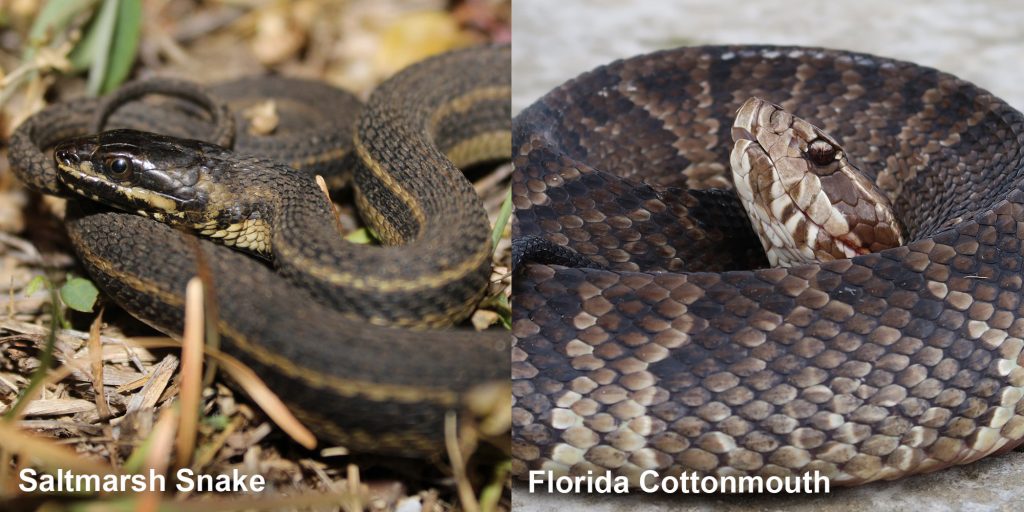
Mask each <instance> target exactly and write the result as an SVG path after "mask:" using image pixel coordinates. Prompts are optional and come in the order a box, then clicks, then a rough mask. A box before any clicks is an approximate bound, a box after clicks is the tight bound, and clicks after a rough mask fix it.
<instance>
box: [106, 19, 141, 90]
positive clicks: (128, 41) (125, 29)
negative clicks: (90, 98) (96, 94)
mask: <svg viewBox="0 0 1024 512" xmlns="http://www.w3.org/2000/svg"><path fill="white" fill-rule="evenodd" d="M141 31H142V2H141V1H140V0H119V1H118V9H117V24H116V26H115V27H114V43H113V46H112V47H111V48H110V65H109V67H108V68H107V72H106V74H105V75H104V77H103V86H102V87H101V88H100V91H101V92H110V91H112V90H114V89H116V88H117V86H119V85H121V82H123V81H124V79H125V78H127V77H128V73H130V72H131V70H132V65H134V64H135V53H136V51H137V50H138V48H139V33H140V32H141Z"/></svg>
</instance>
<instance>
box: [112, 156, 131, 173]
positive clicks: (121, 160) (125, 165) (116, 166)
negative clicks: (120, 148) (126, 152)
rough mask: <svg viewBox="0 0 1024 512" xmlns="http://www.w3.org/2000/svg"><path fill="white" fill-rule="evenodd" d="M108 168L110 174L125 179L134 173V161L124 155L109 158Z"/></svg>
mask: <svg viewBox="0 0 1024 512" xmlns="http://www.w3.org/2000/svg"><path fill="white" fill-rule="evenodd" d="M107 170H108V171H109V174H110V176H112V177H114V178H118V179H124V178H127V177H128V176H130V175H131V174H132V163H131V162H130V161H129V160H128V159H127V158H125V157H123V156H119V157H115V158H111V159H110V160H107Z"/></svg>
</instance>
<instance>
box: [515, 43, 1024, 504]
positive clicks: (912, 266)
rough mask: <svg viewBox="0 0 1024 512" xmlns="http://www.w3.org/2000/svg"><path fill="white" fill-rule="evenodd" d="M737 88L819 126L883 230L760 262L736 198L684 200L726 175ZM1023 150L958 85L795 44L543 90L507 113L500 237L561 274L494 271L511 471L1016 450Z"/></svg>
mask: <svg viewBox="0 0 1024 512" xmlns="http://www.w3.org/2000/svg"><path fill="white" fill-rule="evenodd" d="M755 96H756V97H761V98H764V99H766V100H768V101H771V102H774V103H777V104H779V105H781V106H782V107H783V108H785V109H786V110H787V111H788V112H791V113H793V115H795V116H799V117H800V118H803V119H806V120H807V121H809V122H811V123H812V124H814V125H816V126H818V127H819V128H821V129H822V130H824V132H826V133H828V134H830V135H831V136H832V137H834V138H835V139H836V140H837V141H838V143H839V144H840V145H841V147H842V150H843V151H844V152H845V154H846V155H848V157H849V159H850V161H851V162H854V163H856V164H857V165H858V166H859V168H860V169H861V170H862V171H864V172H865V173H866V174H867V175H868V176H869V177H871V178H872V179H874V180H875V182H876V183H877V185H878V186H879V188H880V189H881V190H882V191H883V192H884V193H885V194H886V195H888V197H889V198H890V199H891V200H892V204H893V207H894V209H895V212H896V216H897V218H898V219H899V221H900V222H902V224H903V226H904V228H905V231H904V234H905V235H906V243H905V244H904V245H901V246H898V247H895V248H891V249H887V250H883V251H881V252H876V253H871V254H864V255H857V256H855V257H853V258H850V259H838V260H835V261H826V262H822V263H813V264H799V265H796V266H793V267H790V268H766V267H767V263H766V262H765V261H764V255H763V253H762V252H761V249H760V244H759V243H758V242H757V239H756V238H754V237H753V236H752V232H751V230H750V227H749V223H747V222H746V216H745V215H743V213H742V210H737V208H736V204H737V202H736V199H735V196H734V195H731V194H728V193H721V192H705V191H700V190H692V191H691V190H690V189H705V188H730V187H731V184H730V182H729V180H728V178H727V175H728V173H729V153H730V150H731V149H732V146H733V142H732V137H731V136H730V129H731V127H732V125H733V118H734V116H735V114H736V112H737V110H738V109H739V107H740V106H741V104H742V103H743V102H744V101H746V100H747V99H748V98H751V97H755ZM1022 143H1024V116H1022V115H1021V113H1019V112H1018V111H1016V110H1015V109H1013V108H1011V107H1009V106H1008V105H1006V104H1005V103H1004V102H1003V101H1002V100H1000V99H999V98H996V97H994V96H992V95H991V94H990V93H988V92H987V91H985V90H983V89H981V88H978V87H976V86H974V85H973V84H970V83H967V82H965V81H963V80H960V79H958V78H956V77H954V76H952V75H949V74H946V73H942V72H939V71H936V70H934V69H931V68H927V67H922V66H918V65H915V64H911V63H907V62H900V61H895V60H891V59H886V58H880V57H875V56H871V55H864V54H857V53H848V52H842V51H834V50H825V49H817V48H799V47H767V46H736V47H695V48H681V49H678V50H671V51H663V52H659V53H653V54H650V55H645V56H640V57H636V58H632V59H627V60H623V61H619V62H616V63H613V64H610V65H608V66H604V67H601V68H598V69H595V70H594V71H591V72H589V73H586V74H584V75H582V76H580V77H578V78H576V79H574V80H572V81H570V82H568V83H566V84H564V85H562V86H561V87H558V88H557V89H555V90H553V91H551V92H550V93H549V94H547V95H546V96H544V97H543V98H542V99H540V100H539V101H537V102H536V103H535V104H534V105H532V106H531V107H529V108H528V109H526V110H525V111H523V112H522V113H521V114H519V115H518V116H517V118H516V119H515V120H514V122H513V151H514V153H513V163H514V165H515V169H516V172H515V175H514V176H515V177H514V183H513V199H514V202H515V206H516V224H515V231H514V237H515V238H516V239H519V240H534V241H536V239H538V238H539V239H543V240H545V241H546V242H547V244H548V245H549V247H545V251H546V254H547V255H550V254H552V253H560V252H561V253H565V254H562V256H565V255H568V256H569V257H570V258H569V260H564V261H568V262H569V263H572V264H573V265H575V266H576V268H570V267H565V266H559V265H551V264H544V263H537V262H532V263H531V262H529V261H528V260H527V261H525V262H523V263H522V265H521V267H520V268H517V274H516V277H515V279H514V281H513V301H514V304H515V307H514V326H513V334H514V337H515V345H514V347H513V357H512V359H513V363H512V365H513V370H512V373H513V395H514V401H515V402H514V406H513V456H514V465H513V469H514V472H515V473H517V474H519V475H524V474H525V473H526V472H527V471H529V470H532V469H546V470H550V471H552V472H554V473H555V474H580V475H586V474H587V472H588V471H593V472H594V474H603V473H604V472H605V471H606V470H610V471H613V472H614V473H616V474H619V475H625V476H627V477H629V478H630V479H631V481H632V483H633V484H634V485H636V483H637V479H638V477H639V475H640V473H641V472H642V471H643V470H645V469H656V470H658V471H659V472H660V474H662V475H666V474H678V473H680V472H684V471H696V472H699V473H703V474H710V475H780V476H785V475H798V474H802V473H807V472H812V471H820V473H821V474H823V475H826V476H829V477H830V478H831V479H832V481H833V482H834V483H836V484H844V485H853V484H858V483H863V482H869V481H873V480H878V479H893V478H899V477H902V476H905V475H909V474H913V473H919V472H926V471H932V470H936V469H939V468H942V467H946V466H949V465H953V464H964V463H967V462H971V461H973V460H976V459H978V458H981V457H984V456H986V455H989V454H992V453H997V452H1001V451H1005V450H1009V449H1012V448H1014V447H1015V446H1017V445H1018V444H1020V443H1021V440H1022V438H1024V400H1022V396H1024V368H1022V367H1021V365H1022V364H1024V356H1022V347H1024V304H1022V300H1021V299H1022V288H1021V287H1022V281H1024V278H1022V274H1021V272H1022V268H1021V264H1022V262H1024V245H1022V240H1024V182H1022V180H1021V178H1022V157H1024V152H1022ZM540 245H544V244H540ZM572 258H575V261H572ZM588 262H592V263H593V265H590V266H591V267H600V268H588Z"/></svg>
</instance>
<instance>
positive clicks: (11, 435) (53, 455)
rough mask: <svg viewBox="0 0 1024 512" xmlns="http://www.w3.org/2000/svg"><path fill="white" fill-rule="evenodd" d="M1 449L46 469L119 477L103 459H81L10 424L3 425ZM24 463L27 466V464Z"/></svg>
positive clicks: (0, 430) (0, 434)
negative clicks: (115, 475)
mask: <svg viewBox="0 0 1024 512" xmlns="http://www.w3.org/2000/svg"><path fill="white" fill-rule="evenodd" d="M0 447H2V448H3V449H4V450H6V451H7V452H8V453H18V454H20V455H21V456H22V457H23V458H24V459H27V460H31V461H32V462H33V463H34V464H35V465H38V466H41V467H44V468H47V469H52V470H57V469H63V470H65V471H74V472H76V473H87V474H94V475H111V474H115V473H116V472H115V471H114V469H113V468H112V467H110V466H109V465H107V464H106V463H105V462H103V461H102V460H100V459H95V458H92V457H85V456H82V455H81V454H78V453H75V452H74V451H73V450H71V449H70V448H68V447H66V446H62V445H59V444H57V443H55V442H54V441H52V440H50V439H46V438H42V437H36V436H34V435H32V434H29V433H28V432H25V431H23V430H21V429H19V428H18V427H16V426H15V425H12V424H10V423H7V422H0ZM21 463H22V464H24V461H22V462H21Z"/></svg>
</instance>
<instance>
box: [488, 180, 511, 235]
mask: <svg viewBox="0 0 1024 512" xmlns="http://www.w3.org/2000/svg"><path fill="white" fill-rule="evenodd" d="M511 216H512V188H511V187H509V189H508V194H507V195H506V196H505V201H504V202H502V203H501V211H500V212H498V218H497V219H496V220H495V221H494V229H493V230H491V249H492V250H493V249H495V248H497V247H498V242H500V241H501V235H502V234H503V233H504V232H505V225H506V224H508V219H509V217H511Z"/></svg>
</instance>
